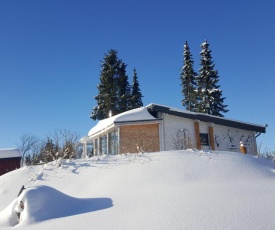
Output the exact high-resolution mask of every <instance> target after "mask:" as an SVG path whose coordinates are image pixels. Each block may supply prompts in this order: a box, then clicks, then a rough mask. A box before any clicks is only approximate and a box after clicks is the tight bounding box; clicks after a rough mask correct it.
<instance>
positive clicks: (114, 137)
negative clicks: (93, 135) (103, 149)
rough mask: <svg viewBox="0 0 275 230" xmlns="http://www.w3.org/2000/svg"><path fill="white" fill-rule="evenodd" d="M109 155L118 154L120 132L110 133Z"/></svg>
mask: <svg viewBox="0 0 275 230" xmlns="http://www.w3.org/2000/svg"><path fill="white" fill-rule="evenodd" d="M109 153H110V154H118V131H117V130H115V131H114V132H112V133H109Z"/></svg>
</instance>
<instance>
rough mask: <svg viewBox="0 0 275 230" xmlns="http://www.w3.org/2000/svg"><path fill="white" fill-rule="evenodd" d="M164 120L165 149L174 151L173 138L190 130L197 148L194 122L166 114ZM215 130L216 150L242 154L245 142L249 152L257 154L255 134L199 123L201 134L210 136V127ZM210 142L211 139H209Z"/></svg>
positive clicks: (206, 147) (192, 140)
mask: <svg viewBox="0 0 275 230" xmlns="http://www.w3.org/2000/svg"><path fill="white" fill-rule="evenodd" d="M162 118H163V132H162V133H163V149H164V150H173V149H175V148H174V147H173V137H175V138H176V135H177V132H178V131H179V130H180V129H182V130H188V131H189V132H190V136H191V143H192V147H193V148H196V133H195V125H194V122H195V121H194V120H192V119H187V118H183V117H178V116H173V115H169V114H165V115H164V116H162ZM211 125H212V126H213V130H214V147H215V150H221V151H237V152H240V148H239V147H240V141H243V142H244V144H245V146H246V147H247V152H248V153H250V154H256V151H257V147H256V139H255V132H254V131H249V130H243V129H236V128H232V127H227V126H222V125H216V124H213V123H208V122H202V121H199V127H200V133H207V134H209V126H211ZM209 140H210V138H209ZM202 149H209V147H208V146H202Z"/></svg>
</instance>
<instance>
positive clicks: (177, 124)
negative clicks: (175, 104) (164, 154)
mask: <svg viewBox="0 0 275 230" xmlns="http://www.w3.org/2000/svg"><path fill="white" fill-rule="evenodd" d="M163 127H164V132H163V133H164V150H173V149H174V147H173V137H174V138H176V135H177V133H178V131H179V130H188V131H189V132H190V137H191V144H192V146H193V147H195V144H196V140H195V127H194V121H193V120H190V119H186V118H182V117H177V116H173V115H169V114H166V115H164V117H163Z"/></svg>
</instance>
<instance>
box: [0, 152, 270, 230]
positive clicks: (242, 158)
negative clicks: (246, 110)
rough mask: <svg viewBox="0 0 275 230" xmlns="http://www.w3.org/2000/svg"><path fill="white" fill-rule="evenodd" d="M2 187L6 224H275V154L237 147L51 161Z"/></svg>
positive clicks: (69, 229) (203, 229)
mask: <svg viewBox="0 0 275 230" xmlns="http://www.w3.org/2000/svg"><path fill="white" fill-rule="evenodd" d="M22 185H25V186H26V187H27V189H26V190H25V191H24V192H23V193H22V194H21V195H20V196H19V197H18V198H16V199H14V198H15V197H16V195H17V194H18V191H19V190H20V187H21V186H22ZM0 188H1V189H0V211H1V210H3V211H2V212H0V229H1V230H2V229H3V228H7V229H11V228H13V226H15V228H16V229H18V230H19V229H20V230H37V229H39V230H48V229H58V230H63V229H64V230H65V229H66V230H75V229H83V230H84V229H85V230H86V229H115V230H116V229H118V230H124V229H125V230H126V229H127V230H128V229H133V230H139V229H145V230H147V229H148V230H149V229H150V230H162V229H163V230H166V229H171V230H178V229H187V230H189V229H196V230H213V229H242V230H262V229H272V230H273V229H275V196H274V194H275V164H274V162H273V161H269V160H267V159H264V158H257V157H254V156H250V155H246V154H241V153H236V152H215V151H213V152H204V151H195V150H180V151H165V152H156V153H144V154H123V155H115V156H111V155H108V156H107V155H103V156H99V157H92V158H87V159H79V160H72V161H64V162H63V164H62V165H61V167H57V166H56V165H55V163H54V162H51V163H48V164H46V165H44V166H42V165H39V166H30V167H24V168H20V169H18V170H15V171H13V172H10V173H7V174H5V175H3V176H1V177H0ZM61 191H62V192H61ZM63 192H64V193H65V194H64V193H63ZM21 201H22V203H23V205H22V203H21ZM22 207H23V208H22ZM4 208H5V209H4ZM16 212H17V213H20V223H18V216H17V214H16ZM33 223H35V224H33Z"/></svg>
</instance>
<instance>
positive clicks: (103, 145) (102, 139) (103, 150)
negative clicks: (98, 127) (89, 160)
mask: <svg viewBox="0 0 275 230" xmlns="http://www.w3.org/2000/svg"><path fill="white" fill-rule="evenodd" d="M100 154H107V136H106V135H105V136H103V137H100Z"/></svg>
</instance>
